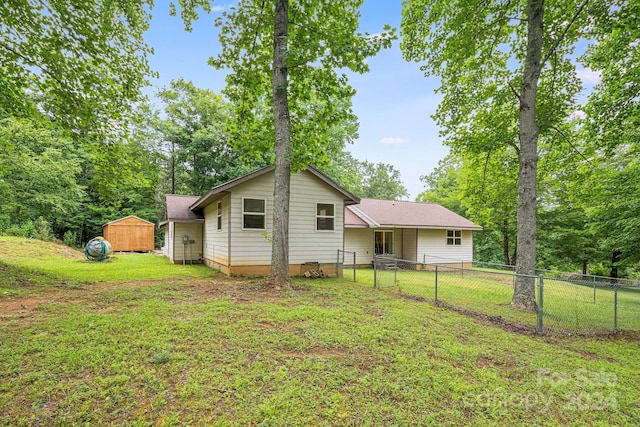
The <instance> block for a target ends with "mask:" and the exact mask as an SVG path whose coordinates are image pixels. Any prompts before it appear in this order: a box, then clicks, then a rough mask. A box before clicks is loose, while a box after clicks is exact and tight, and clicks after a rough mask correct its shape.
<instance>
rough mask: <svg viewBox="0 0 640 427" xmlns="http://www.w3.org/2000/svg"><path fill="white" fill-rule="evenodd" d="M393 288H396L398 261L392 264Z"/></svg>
mask: <svg viewBox="0 0 640 427" xmlns="http://www.w3.org/2000/svg"><path fill="white" fill-rule="evenodd" d="M393 286H396V287H397V286H398V260H397V259H396V260H395V261H394V262H393Z"/></svg>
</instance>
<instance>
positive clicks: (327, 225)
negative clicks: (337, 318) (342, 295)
mask: <svg viewBox="0 0 640 427" xmlns="http://www.w3.org/2000/svg"><path fill="white" fill-rule="evenodd" d="M274 179H275V168H274V167H273V166H269V167H265V168H262V169H259V170H257V171H255V172H252V173H250V174H247V175H245V176H242V177H240V178H237V179H234V180H232V181H229V182H227V183H224V184H221V185H219V186H217V187H214V188H213V189H211V191H209V192H208V193H207V194H205V195H204V196H202V197H199V198H198V197H191V196H175V195H168V196H167V200H166V203H167V206H166V217H165V220H164V221H163V222H161V223H160V227H162V228H164V229H165V232H166V237H165V242H166V252H165V253H166V254H167V256H168V257H169V259H170V260H171V261H172V262H174V263H182V262H185V261H183V260H184V259H185V258H186V262H187V263H189V262H196V261H201V262H204V263H206V264H207V265H209V266H211V267H214V268H217V269H219V270H221V271H222V272H223V273H226V274H228V275H266V274H268V273H269V270H270V268H271V243H270V233H271V232H272V230H273V217H272V212H273V204H274V197H273V187H274ZM359 200H360V199H358V198H357V197H356V196H354V195H353V194H351V193H350V192H348V191H347V190H345V189H344V188H342V187H340V186H339V185H338V184H336V183H335V182H334V181H332V180H331V179H330V178H328V177H327V176H326V175H324V174H323V173H322V172H320V171H318V170H317V169H315V168H313V167H311V166H308V167H307V168H306V170H304V171H302V172H300V173H297V174H294V175H292V176H291V201H290V204H289V263H290V265H289V270H290V273H291V274H292V275H299V274H300V273H301V270H302V268H303V267H302V265H303V264H305V263H318V264H320V266H323V267H324V269H325V272H326V273H327V274H331V273H335V264H336V257H337V251H338V250H339V249H343V247H344V213H345V207H346V206H348V205H351V204H357V203H358V202H359ZM185 235H186V236H188V238H184V241H185V242H187V243H185V244H184V248H183V243H182V241H183V240H182V239H183V236H185ZM192 241H193V242H192ZM196 254H198V255H197V256H198V258H197V259H196V258H195V257H196ZM331 269H333V271H331Z"/></svg>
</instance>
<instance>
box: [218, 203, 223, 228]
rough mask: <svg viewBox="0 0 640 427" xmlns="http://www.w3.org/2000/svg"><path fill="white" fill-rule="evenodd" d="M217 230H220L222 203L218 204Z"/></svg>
mask: <svg viewBox="0 0 640 427" xmlns="http://www.w3.org/2000/svg"><path fill="white" fill-rule="evenodd" d="M218 230H222V202H218Z"/></svg>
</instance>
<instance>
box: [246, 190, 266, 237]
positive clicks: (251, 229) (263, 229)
mask: <svg viewBox="0 0 640 427" xmlns="http://www.w3.org/2000/svg"><path fill="white" fill-rule="evenodd" d="M245 199H249V200H262V201H264V213H259V212H245V211H244V201H245ZM245 215H262V216H264V228H245V227H244V216H245ZM241 219H242V230H246V231H265V230H266V229H267V199H264V198H262V197H243V198H242V218H241Z"/></svg>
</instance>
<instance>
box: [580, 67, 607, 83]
mask: <svg viewBox="0 0 640 427" xmlns="http://www.w3.org/2000/svg"><path fill="white" fill-rule="evenodd" d="M576 74H577V76H578V78H579V79H580V80H582V83H584V84H586V85H595V84H598V83H600V80H601V76H600V73H599V72H598V71H593V70H590V69H588V68H585V69H582V70H577V71H576Z"/></svg>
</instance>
